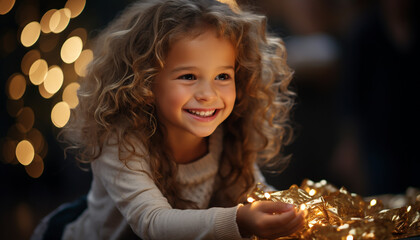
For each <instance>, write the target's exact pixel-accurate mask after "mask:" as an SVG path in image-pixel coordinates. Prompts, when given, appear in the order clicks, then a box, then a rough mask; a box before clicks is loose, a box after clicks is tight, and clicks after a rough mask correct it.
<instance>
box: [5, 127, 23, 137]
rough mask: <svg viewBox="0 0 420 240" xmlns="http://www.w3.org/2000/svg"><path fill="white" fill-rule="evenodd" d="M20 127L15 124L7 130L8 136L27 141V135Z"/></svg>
mask: <svg viewBox="0 0 420 240" xmlns="http://www.w3.org/2000/svg"><path fill="white" fill-rule="evenodd" d="M20 128H21V127H20V126H19V125H18V124H13V125H12V126H11V127H9V129H8V130H7V136H9V137H10V138H12V139H15V140H22V139H25V133H24V132H22V131H21V130H20Z"/></svg>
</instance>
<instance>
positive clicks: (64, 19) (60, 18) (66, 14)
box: [49, 8, 71, 33]
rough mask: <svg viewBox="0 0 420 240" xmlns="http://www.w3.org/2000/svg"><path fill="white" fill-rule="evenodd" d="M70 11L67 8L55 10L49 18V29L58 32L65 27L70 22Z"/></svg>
mask: <svg viewBox="0 0 420 240" xmlns="http://www.w3.org/2000/svg"><path fill="white" fill-rule="evenodd" d="M70 16H71V12H70V10H69V9H68V8H62V9H60V10H57V11H55V12H54V13H53V14H52V16H51V19H50V24H49V25H50V30H51V32H53V33H60V32H62V31H63V30H64V29H66V27H67V25H69V22H70Z"/></svg>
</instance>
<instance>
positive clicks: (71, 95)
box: [63, 82, 80, 108]
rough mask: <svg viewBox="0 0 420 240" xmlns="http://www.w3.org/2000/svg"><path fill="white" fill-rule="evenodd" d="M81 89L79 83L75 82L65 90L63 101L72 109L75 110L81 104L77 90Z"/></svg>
mask: <svg viewBox="0 0 420 240" xmlns="http://www.w3.org/2000/svg"><path fill="white" fill-rule="evenodd" d="M79 88H80V85H79V83H77V82H73V83H70V84H69V85H67V86H66V88H64V91H63V101H64V102H66V103H67V104H68V105H69V107H70V108H75V107H76V106H77V105H78V104H79V99H78V98H77V90H78V89H79Z"/></svg>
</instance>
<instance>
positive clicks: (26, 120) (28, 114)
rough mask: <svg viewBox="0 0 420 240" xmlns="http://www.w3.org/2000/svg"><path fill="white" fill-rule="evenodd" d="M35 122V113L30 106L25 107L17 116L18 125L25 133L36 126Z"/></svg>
mask: <svg viewBox="0 0 420 240" xmlns="http://www.w3.org/2000/svg"><path fill="white" fill-rule="evenodd" d="M34 122H35V114H34V111H33V110H32V109H31V108H30V107H24V108H23V109H22V111H20V113H19V114H18V116H17V118H16V126H17V127H18V129H19V131H21V132H23V133H27V132H29V130H31V129H32V127H33V126H34Z"/></svg>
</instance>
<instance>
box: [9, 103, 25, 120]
mask: <svg viewBox="0 0 420 240" xmlns="http://www.w3.org/2000/svg"><path fill="white" fill-rule="evenodd" d="M23 105H24V102H23V99H22V98H21V99H19V100H11V99H7V103H6V109H7V113H8V114H9V115H10V116H11V117H16V116H17V115H18V114H19V112H20V111H21V110H22V108H23Z"/></svg>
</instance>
